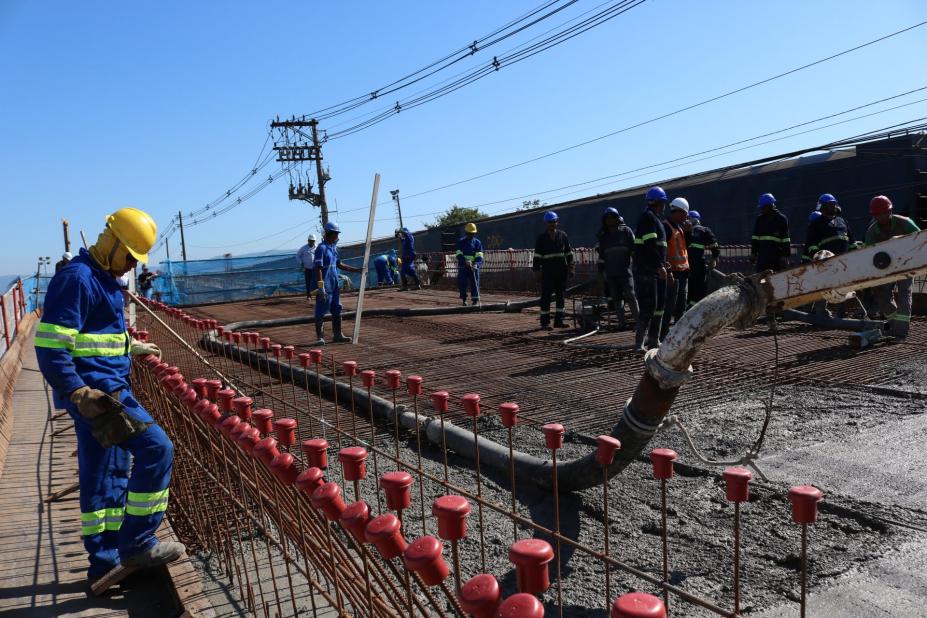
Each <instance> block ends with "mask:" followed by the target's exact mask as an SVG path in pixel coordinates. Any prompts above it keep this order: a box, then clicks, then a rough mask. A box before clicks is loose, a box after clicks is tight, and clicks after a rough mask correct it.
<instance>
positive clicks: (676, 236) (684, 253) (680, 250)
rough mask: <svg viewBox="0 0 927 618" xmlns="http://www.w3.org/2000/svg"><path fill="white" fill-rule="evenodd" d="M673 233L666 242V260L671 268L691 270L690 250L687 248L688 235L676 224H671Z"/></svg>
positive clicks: (674, 269)
mask: <svg viewBox="0 0 927 618" xmlns="http://www.w3.org/2000/svg"><path fill="white" fill-rule="evenodd" d="M670 228H672V230H673V233H672V235H671V236H670V237H669V238H668V239H667V240H668V241H669V242H667V243H666V245H667V246H666V261H667V262H669V264H670V270H672V271H675V272H679V271H683V270H689V251H688V249H686V235H685V234H683V232H682V230H680V229H679V228H677V227H676V226H675V225H670Z"/></svg>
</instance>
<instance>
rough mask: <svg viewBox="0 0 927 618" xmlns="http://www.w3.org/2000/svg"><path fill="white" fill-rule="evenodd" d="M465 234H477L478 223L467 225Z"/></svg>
mask: <svg viewBox="0 0 927 618" xmlns="http://www.w3.org/2000/svg"><path fill="white" fill-rule="evenodd" d="M464 232H466V233H467V234H476V223H468V224H467V225H465V226H464Z"/></svg>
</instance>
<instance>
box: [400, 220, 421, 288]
mask: <svg viewBox="0 0 927 618" xmlns="http://www.w3.org/2000/svg"><path fill="white" fill-rule="evenodd" d="M399 238H400V240H401V241H402V265H401V269H400V271H399V274H400V276H401V277H402V289H403V290H408V289H409V281H408V280H409V279H412V281H414V282H415V289H416V290H421V289H422V282H421V281H419V278H418V274H416V272H415V238H414V237H413V236H412V232H410V231H409V228H407V227H404V228H402V229H401V230H399Z"/></svg>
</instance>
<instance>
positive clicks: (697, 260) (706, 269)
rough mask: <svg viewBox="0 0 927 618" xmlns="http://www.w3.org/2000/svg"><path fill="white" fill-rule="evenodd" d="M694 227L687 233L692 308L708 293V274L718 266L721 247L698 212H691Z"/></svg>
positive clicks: (689, 303) (690, 217)
mask: <svg viewBox="0 0 927 618" xmlns="http://www.w3.org/2000/svg"><path fill="white" fill-rule="evenodd" d="M689 221H690V222H691V223H692V227H691V228H690V229H689V230H688V231H687V232H686V249H687V250H688V252H689V300H688V302H687V303H686V304H687V306H689V307H691V306H692V305H694V304H695V303H697V302H698V301H700V300H702V299H703V298H705V294H707V293H708V273H710V272H711V271H712V269H714V267H715V266H717V265H718V258H719V257H720V255H721V247H719V246H718V239H717V238H716V237H715V233H714V232H712V231H711V228H709V227H708V226H706V225H704V224H703V223H702V215H700V214H699V212H698V211H697V210H690V211H689Z"/></svg>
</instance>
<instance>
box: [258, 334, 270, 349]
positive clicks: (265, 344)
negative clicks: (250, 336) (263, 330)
mask: <svg viewBox="0 0 927 618" xmlns="http://www.w3.org/2000/svg"><path fill="white" fill-rule="evenodd" d="M258 341H259V342H260V344H261V349H262V350H265V351H266V350H267V349H268V348H270V337H261V338H260V339H258Z"/></svg>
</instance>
